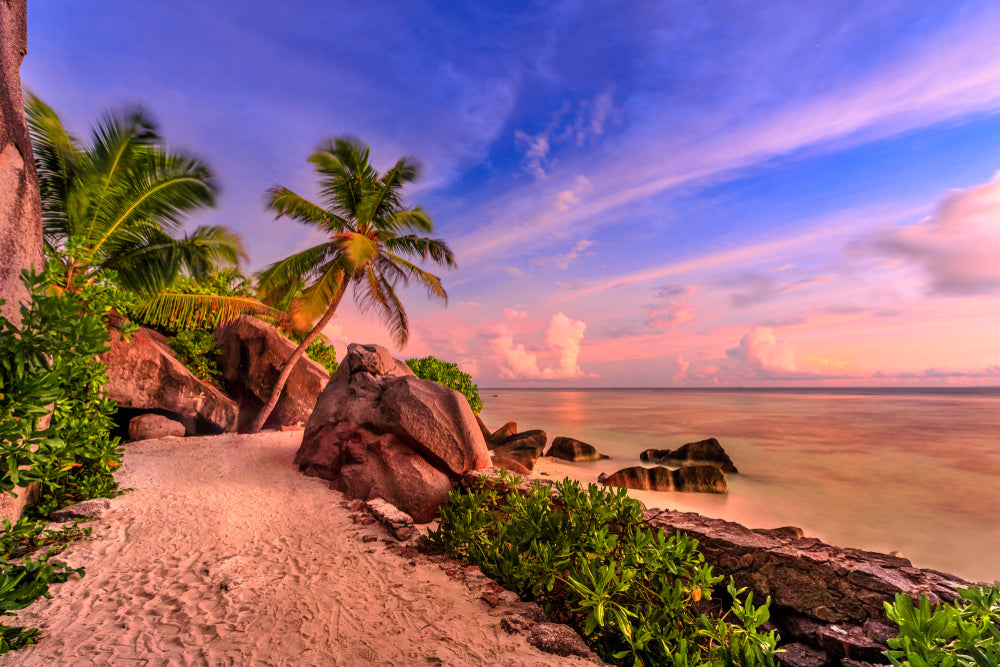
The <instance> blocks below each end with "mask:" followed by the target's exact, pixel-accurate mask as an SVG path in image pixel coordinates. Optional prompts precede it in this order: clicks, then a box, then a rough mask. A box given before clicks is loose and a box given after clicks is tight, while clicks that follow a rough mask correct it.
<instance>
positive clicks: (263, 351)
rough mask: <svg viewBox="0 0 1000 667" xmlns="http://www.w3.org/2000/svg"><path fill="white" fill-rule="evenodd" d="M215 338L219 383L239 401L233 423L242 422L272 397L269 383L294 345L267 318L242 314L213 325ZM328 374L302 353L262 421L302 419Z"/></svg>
mask: <svg viewBox="0 0 1000 667" xmlns="http://www.w3.org/2000/svg"><path fill="white" fill-rule="evenodd" d="M215 342H216V343H218V344H219V347H220V348H221V349H222V355H221V357H220V359H219V368H220V369H221V370H222V385H223V386H224V387H225V389H226V393H228V394H229V395H230V396H231V397H232V398H233V399H235V400H236V402H237V404H238V405H239V408H240V413H239V417H238V419H237V425H238V428H241V429H243V428H246V427H247V426H249V425H250V424H251V423H253V420H254V418H255V417H256V416H257V414H258V413H259V412H260V409H261V407H263V405H264V403H265V402H266V401H267V400H268V399H269V398H270V397H271V389H272V388H273V387H274V384H275V382H277V380H278V376H279V375H281V370H282V368H283V367H284V364H285V362H286V361H287V360H288V358H289V357H290V356H292V352H294V351H295V348H296V347H297V346H296V344H295V343H293V342H292V341H290V340H288V339H287V338H285V337H284V336H283V335H282V334H281V333H280V332H279V331H278V330H277V329H276V328H274V327H273V326H271V325H270V324H268V323H267V322H263V321H261V320H259V319H257V318H256V317H248V316H246V315H244V316H243V317H240V318H238V319H236V320H234V321H233V322H231V323H229V324H227V325H224V326H221V327H219V328H218V329H216V330H215ZM329 380H330V375H329V373H327V372H326V369H325V368H323V367H322V366H321V365H319V364H318V363H316V362H315V361H313V360H312V359H310V358H309V357H307V356H305V355H303V356H302V358H301V359H299V360H298V362H296V364H295V368H293V369H292V374H291V375H289V376H288V381H287V382H286V383H285V388H284V389H283V390H282V391H281V397H280V398H279V399H278V403H277V405H275V406H274V410H273V411H272V412H271V415H270V416H269V417H268V418H267V421H266V422H264V427H265V428H267V427H275V428H277V427H282V426H293V427H295V426H302V425H304V424H305V423H306V421H307V420H308V419H309V415H311V414H312V410H313V406H314V405H316V397H317V396H319V393H320V392H321V391H323V387H325V386H326V383H327V382H328V381H329Z"/></svg>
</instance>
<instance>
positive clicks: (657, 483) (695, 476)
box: [604, 465, 729, 493]
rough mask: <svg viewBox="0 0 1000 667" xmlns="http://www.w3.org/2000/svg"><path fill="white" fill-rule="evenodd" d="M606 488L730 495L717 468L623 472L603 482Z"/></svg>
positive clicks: (624, 469) (640, 468)
mask: <svg viewBox="0 0 1000 667" xmlns="http://www.w3.org/2000/svg"><path fill="white" fill-rule="evenodd" d="M604 484H605V485H606V486H620V487H624V488H626V489H638V490H642V491H686V492H693V493H729V484H728V483H727V482H726V476H725V475H724V474H722V471H721V470H720V469H719V468H717V467H715V466H708V465H704V466H702V465H697V466H687V467H684V468H679V469H677V470H671V469H669V468H664V467H662V466H657V467H655V468H643V467H642V466H633V467H631V468H623V469H622V470H619V471H618V472H616V473H614V474H612V475H608V476H607V477H606V478H605V479H604Z"/></svg>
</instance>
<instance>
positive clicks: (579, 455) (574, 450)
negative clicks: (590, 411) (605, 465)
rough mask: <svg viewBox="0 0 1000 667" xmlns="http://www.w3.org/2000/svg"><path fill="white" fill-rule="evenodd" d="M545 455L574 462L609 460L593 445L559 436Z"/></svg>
mask: <svg viewBox="0 0 1000 667" xmlns="http://www.w3.org/2000/svg"><path fill="white" fill-rule="evenodd" d="M545 455H546V456H553V457H555V458H557V459H562V460H564V461H573V462H579V461H599V460H601V459H606V458H608V457H607V456H605V455H604V454H601V453H600V452H599V451H597V449H596V448H595V447H594V446H593V445H589V444H587V443H586V442H582V441H580V440H576V439H575V438H566V437H563V436H559V437H557V438H555V439H554V440H553V441H552V446H551V447H549V451H547V452H545Z"/></svg>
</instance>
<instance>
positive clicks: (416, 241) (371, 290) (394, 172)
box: [250, 137, 455, 432]
mask: <svg viewBox="0 0 1000 667" xmlns="http://www.w3.org/2000/svg"><path fill="white" fill-rule="evenodd" d="M368 153H369V149H368V147H367V146H365V145H363V144H362V143H360V142H359V141H358V140H357V139H354V138H350V137H339V138H336V139H328V140H326V141H325V142H323V143H322V144H321V145H320V147H319V148H318V149H317V150H316V151H315V152H313V154H312V155H311V156H310V157H309V161H310V162H312V163H313V165H314V166H315V167H316V171H318V172H319V174H320V196H321V201H322V205H320V204H314V203H312V202H311V201H309V200H307V199H305V198H304V197H302V196H300V195H298V194H296V193H294V192H292V191H291V190H289V189H288V188H284V187H281V186H276V187H274V188H271V189H270V190H268V192H267V206H268V208H269V209H271V210H272V211H274V212H275V213H277V215H278V218H283V217H285V218H290V219H292V220H295V221H296V222H300V223H302V224H304V225H307V226H309V227H311V228H313V229H317V230H319V231H321V232H323V233H324V234H326V235H327V240H326V241H325V242H323V243H321V244H320V245H318V246H315V247H312V248H309V249H308V250H303V251H302V252H299V253H296V254H294V255H292V256H290V257H287V258H285V259H283V260H281V261H279V262H276V263H274V264H272V265H271V266H269V267H267V268H266V269H264V271H262V272H261V274H260V283H259V286H260V288H261V290H262V291H263V293H264V294H265V296H266V298H268V299H275V300H280V298H281V296H282V295H286V294H288V293H289V292H290V291H297V292H298V296H297V297H296V298H295V299H294V300H293V301H292V302H291V305H290V312H291V315H292V316H293V318H294V319H296V320H298V321H299V322H308V323H310V324H311V325H312V327H311V328H310V329H309V333H308V334H306V337H305V338H304V339H303V340H302V342H301V343H300V344H299V346H298V347H297V348H296V349H295V351H294V352H292V355H291V356H290V357H289V358H288V361H287V362H285V366H284V368H283V369H282V372H281V374H280V376H279V377H278V381H277V382H276V384H275V386H274V388H273V389H272V391H271V396H270V398H269V400H268V401H267V403H265V404H264V407H263V408H262V409H261V411H260V414H258V415H257V418H256V420H255V421H254V423H253V425H252V426H251V427H250V428H251V432H257V431H259V430H260V429H261V427H263V425H264V422H265V421H267V418H268V416H269V415H270V414H271V411H272V410H273V409H274V406H275V405H276V404H277V402H278V399H279V398H280V396H281V391H282V389H283V388H284V386H285V382H286V381H287V380H288V376H289V375H290V374H291V372H292V369H293V368H294V367H295V364H296V363H297V362H298V360H299V359H300V358H301V357H302V354H303V353H304V352H305V349H306V348H307V347H309V344H310V343H311V342H312V341H313V339H315V338H316V337H317V336H318V335H319V334H320V332H321V331H322V330H323V327H325V326H326V325H327V323H329V321H330V319H331V318H333V315H334V313H335V312H336V311H337V306H339V305H340V301H341V299H342V298H343V296H344V294H345V293H346V292H347V291H348V289H350V290H352V291H353V294H354V299H355V301H356V303H357V304H358V307H359V309H360V310H361V312H362V313H370V312H374V313H375V314H377V315H379V316H380V317H381V318H382V319H383V320H384V321H385V322H386V324H387V325H388V327H389V330H390V332H391V333H392V335H393V338H394V339H395V340H396V342H397V343H398V344H399V345H401V346H402V345H405V344H406V339H407V337H408V335H409V323H408V320H407V317H406V310H405V309H404V308H403V304H402V302H401V301H400V299H399V296H398V295H397V294H396V290H397V288H398V287H400V286H406V285H409V284H410V283H411V282H414V283H417V284H422V285H423V286H424V287H426V288H427V293H428V295H429V296H431V297H435V298H438V299H441V300H442V301H447V299H448V295H447V293H446V292H445V290H444V287H442V286H441V279H440V278H439V277H438V276H436V275H434V274H432V273H429V272H427V271H425V270H424V269H422V268H420V267H419V266H417V265H416V264H414V263H413V261H411V260H427V259H430V260H432V261H433V262H435V263H437V264H439V265H442V266H446V267H454V266H455V259H454V257H453V255H452V252H451V250H450V249H449V248H448V245H447V244H446V243H445V242H444V241H441V240H439V239H432V238H427V237H426V236H423V235H422V234H429V233H430V232H431V231H432V230H433V223H432V222H431V219H430V217H429V216H428V215H427V213H426V212H425V211H424V210H423V208H421V207H419V206H417V207H413V208H408V207H407V205H406V202H405V201H404V199H403V197H402V193H401V190H402V188H403V186H404V185H405V184H406V183H409V182H412V181H414V180H416V179H417V178H418V176H419V167H418V165H417V163H416V161H414V160H413V159H412V158H409V157H403V158H401V159H399V160H398V161H397V162H396V164H395V165H393V166H392V168H390V169H389V170H387V171H386V172H385V173H383V174H379V173H378V172H377V171H376V170H375V169H374V168H373V167H372V166H371V165H370V164H369V163H368ZM317 318H318V319H317Z"/></svg>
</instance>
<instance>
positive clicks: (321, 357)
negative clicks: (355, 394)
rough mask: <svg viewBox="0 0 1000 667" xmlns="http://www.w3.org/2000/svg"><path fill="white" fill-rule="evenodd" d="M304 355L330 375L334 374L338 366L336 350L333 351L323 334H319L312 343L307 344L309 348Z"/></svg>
mask: <svg viewBox="0 0 1000 667" xmlns="http://www.w3.org/2000/svg"><path fill="white" fill-rule="evenodd" d="M306 354H307V355H309V358H310V359H312V360H313V361H315V362H316V363H318V364H319V365H320V366H322V367H323V368H325V369H326V372H327V373H329V374H330V375H333V374H334V372H336V370H337V367H338V365H339V364H337V350H335V349H334V347H333V345H331V344H330V341H329V339H328V338H327V337H326V336H324V335H323V334H320V335H319V336H317V337H316V338H314V339H313V342H311V343H309V347H307V348H306Z"/></svg>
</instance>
